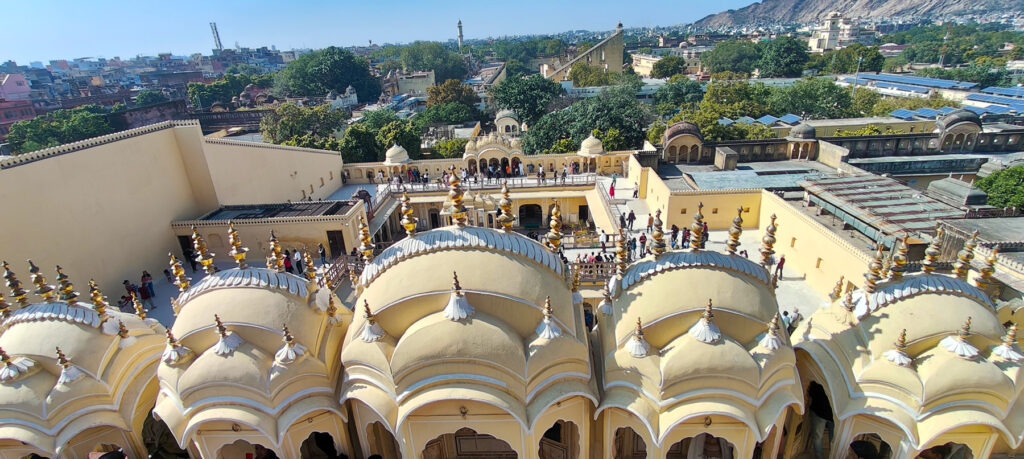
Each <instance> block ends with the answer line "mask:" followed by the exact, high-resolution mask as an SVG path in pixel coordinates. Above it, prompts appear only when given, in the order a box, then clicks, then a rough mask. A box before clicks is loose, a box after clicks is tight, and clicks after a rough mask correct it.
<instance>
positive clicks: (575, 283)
mask: <svg viewBox="0 0 1024 459" xmlns="http://www.w3.org/2000/svg"><path fill="white" fill-rule="evenodd" d="M572 291H573V292H578V291H580V268H579V267H578V266H577V267H573V268H572Z"/></svg>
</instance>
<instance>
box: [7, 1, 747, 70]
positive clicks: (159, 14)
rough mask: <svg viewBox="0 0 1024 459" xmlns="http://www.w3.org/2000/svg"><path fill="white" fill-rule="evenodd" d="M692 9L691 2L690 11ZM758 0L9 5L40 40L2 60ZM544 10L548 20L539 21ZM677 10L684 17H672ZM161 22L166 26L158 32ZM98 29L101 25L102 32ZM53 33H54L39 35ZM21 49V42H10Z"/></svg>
mask: <svg viewBox="0 0 1024 459" xmlns="http://www.w3.org/2000/svg"><path fill="white" fill-rule="evenodd" d="M686 3H693V4H692V5H686V6H685V8H683V7H682V6H683V5H684V4H686ZM750 3H752V1H751V0H725V1H724V2H718V3H714V4H706V3H698V2H692V1H685V2H671V1H665V0H640V1H639V2H631V3H629V4H624V3H621V2H614V1H609V0H598V1H595V2H589V3H586V4H583V3H582V2H559V3H555V4H552V3H549V2H540V1H537V0H527V1H525V2H521V3H519V4H517V5H516V7H515V8H514V10H507V9H501V8H502V7H501V5H499V4H494V5H473V6H472V7H470V8H467V7H466V5H465V4H456V3H454V2H445V3H440V4H429V5H428V4H423V3H419V2H412V1H407V0H399V1H398V2H395V3H393V4H392V5H391V6H390V7H389V8H388V9H387V12H401V14H393V15H391V16H388V17H383V18H380V19H379V20H366V19H365V18H367V17H373V16H374V15H379V14H380V10H381V9H380V8H379V6H378V5H377V4H375V3H359V4H336V3H330V2H325V1H320V0H310V1H304V2H301V3H299V4H297V5H295V4H292V5H281V4H280V3H279V2H274V1H271V0H255V1H250V2H241V1H235V0H232V1H225V2H218V3H217V4H214V5H208V4H204V3H201V2H198V1H195V0H184V1H181V2H177V3H175V5H176V7H175V9H173V10H161V9H150V10H146V11H139V10H137V9H133V8H134V5H133V4H131V3H128V2H124V1H119V0H106V1H101V2H98V4H97V7H95V8H90V9H88V10H83V11H75V12H74V13H73V14H48V15H44V14H42V13H45V12H47V11H51V12H52V11H59V10H66V9H67V8H73V7H76V6H77V5H76V4H75V3H71V2H70V1H66V0H56V1H50V2H38V3H13V4H8V5H6V11H5V12H6V16H7V19H8V20H7V21H5V28H6V29H8V31H9V32H10V33H12V36H23V37H29V36H30V37H32V39H31V40H24V41H22V42H20V43H18V45H17V46H16V47H11V48H10V49H0V61H3V62H5V61H7V60H13V61H15V62H17V63H19V64H22V65H27V64H29V63H30V62H33V61H38V62H44V63H46V62H48V61H50V60H59V59H68V60H70V59H76V58H83V57H92V58H97V57H103V58H113V57H120V58H122V59H130V58H133V57H135V56H138V55H143V56H147V55H149V56H152V55H156V54H158V53H166V52H170V53H173V54H175V55H190V54H193V53H197V52H198V53H203V54H209V53H210V51H211V50H212V49H213V38H212V36H211V34H210V27H209V23H210V22H216V23H217V27H218V29H219V30H220V36H221V40H222V42H223V45H224V47H225V48H234V47H235V43H236V42H237V43H238V44H239V45H240V46H243V47H250V48H258V47H262V46H267V47H270V46H276V47H277V48H278V49H282V50H288V49H304V48H313V49H316V48H323V47H327V46H332V45H333V46H343V47H344V46H363V45H367V44H369V41H368V40H372V41H373V43H376V44H384V43H408V42H412V41H416V40H431V41H446V40H448V39H454V38H455V35H456V29H455V24H456V22H457V21H458V20H460V19H461V20H462V22H463V25H464V29H465V36H466V39H467V40H473V39H484V38H488V37H501V36H512V35H534V34H557V33H560V32H565V31H569V30H595V31H600V30H611V29H612V28H614V26H615V24H616V23H617V22H622V23H623V24H624V25H625V26H626V27H651V26H670V25H674V24H680V23H688V22H693V21H695V20H698V19H700V18H702V17H704V16H706V15H707V14H712V13H715V12H718V11H722V10H726V9H730V8H739V7H742V6H746V5H748V4H750ZM539 9H543V10H545V11H547V14H543V15H540V14H536V12H537V11H539ZM666 10H669V11H672V10H678V11H679V12H678V15H674V14H671V13H666ZM157 23H161V24H165V25H167V27H162V28H161V27H156V28H154V25H155V24H157ZM97 24H99V25H98V26H97ZM40 30H49V31H50V32H48V33H39V31H40ZM8 43H12V42H8Z"/></svg>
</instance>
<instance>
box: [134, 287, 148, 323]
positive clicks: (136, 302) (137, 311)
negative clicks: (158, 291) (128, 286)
mask: <svg viewBox="0 0 1024 459" xmlns="http://www.w3.org/2000/svg"><path fill="white" fill-rule="evenodd" d="M142 288H145V287H142ZM131 295H132V306H134V307H135V314H136V315H138V316H139V318H140V319H143V320H145V319H146V309H145V308H143V307H142V302H141V301H139V296H138V295H136V294H135V292H132V293H131Z"/></svg>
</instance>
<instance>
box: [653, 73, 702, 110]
mask: <svg viewBox="0 0 1024 459" xmlns="http://www.w3.org/2000/svg"><path fill="white" fill-rule="evenodd" d="M703 98H704V88H702V87H701V85H700V83H698V82H696V81H693V80H691V79H689V78H685V79H679V80H676V81H669V82H668V83H665V85H664V86H662V87H660V88H658V90H657V91H655V92H654V103H655V104H670V105H672V106H674V107H679V106H681V105H686V104H696V103H698V102H700V101H701V99H703Z"/></svg>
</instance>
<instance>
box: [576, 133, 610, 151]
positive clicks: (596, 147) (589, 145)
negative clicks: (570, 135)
mask: <svg viewBox="0 0 1024 459" xmlns="http://www.w3.org/2000/svg"><path fill="white" fill-rule="evenodd" d="M577 154H578V155H580V156H600V155H603V154H604V145H601V141H600V140H599V139H598V138H597V137H594V134H590V135H589V136H588V137H587V138H586V139H583V142H582V143H580V150H579V152H577Z"/></svg>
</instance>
